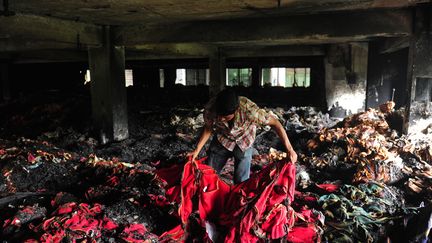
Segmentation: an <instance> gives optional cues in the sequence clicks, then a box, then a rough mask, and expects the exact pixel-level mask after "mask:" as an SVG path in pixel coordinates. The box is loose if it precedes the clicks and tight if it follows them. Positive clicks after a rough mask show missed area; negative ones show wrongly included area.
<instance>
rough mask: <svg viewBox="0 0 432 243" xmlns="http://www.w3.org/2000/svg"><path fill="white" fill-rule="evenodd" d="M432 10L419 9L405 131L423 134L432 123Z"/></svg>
mask: <svg viewBox="0 0 432 243" xmlns="http://www.w3.org/2000/svg"><path fill="white" fill-rule="evenodd" d="M431 11H432V7H431V6H423V7H422V8H417V9H416V12H415V19H414V34H413V36H412V37H411V40H410V47H409V54H408V72H407V73H408V82H407V93H408V96H409V97H408V102H407V107H406V114H405V121H404V132H405V133H420V132H422V131H424V130H427V129H428V128H429V126H430V124H432V116H431V115H428V114H431V112H432V55H431V53H432V13H431Z"/></svg>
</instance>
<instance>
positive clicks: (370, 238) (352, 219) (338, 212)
mask: <svg viewBox="0 0 432 243" xmlns="http://www.w3.org/2000/svg"><path fill="white" fill-rule="evenodd" d="M400 195H401V194H400V190H398V189H397V188H394V187H388V186H386V185H385V184H381V183H377V182H372V181H369V182H368V183H363V184H359V185H358V186H353V185H348V184H344V185H339V184H315V185H313V186H311V187H310V188H308V192H303V193H300V192H299V193H298V195H296V197H297V201H298V202H303V201H305V200H306V201H307V204H308V205H309V206H310V207H312V208H315V209H317V210H320V211H321V212H322V213H323V214H324V216H325V232H324V234H323V239H325V240H326V241H328V242H377V241H379V240H382V239H385V238H386V237H387V234H386V227H387V226H388V225H389V224H391V223H394V222H393V220H395V219H398V218H402V217H403V216H405V215H407V213H408V212H407V210H406V206H405V205H404V202H403V200H401V199H400Z"/></svg>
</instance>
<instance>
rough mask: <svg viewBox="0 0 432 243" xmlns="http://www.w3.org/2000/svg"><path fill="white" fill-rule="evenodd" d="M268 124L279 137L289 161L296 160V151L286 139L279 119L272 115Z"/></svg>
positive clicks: (286, 136)
mask: <svg viewBox="0 0 432 243" xmlns="http://www.w3.org/2000/svg"><path fill="white" fill-rule="evenodd" d="M268 125H269V126H271V127H272V129H273V130H275V132H276V133H277V135H278V136H279V138H280V139H281V140H282V143H283V144H284V146H285V149H286V150H287V152H288V156H289V158H290V160H291V162H293V163H295V162H297V153H296V152H295V151H294V148H293V147H292V145H291V143H290V141H289V139H288V135H287V133H286V131H285V129H284V128H283V126H282V124H281V123H280V122H279V120H278V119H276V118H274V117H270V120H269V122H268Z"/></svg>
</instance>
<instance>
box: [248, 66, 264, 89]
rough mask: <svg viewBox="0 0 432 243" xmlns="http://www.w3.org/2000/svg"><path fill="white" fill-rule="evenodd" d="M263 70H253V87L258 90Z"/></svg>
mask: <svg viewBox="0 0 432 243" xmlns="http://www.w3.org/2000/svg"><path fill="white" fill-rule="evenodd" d="M261 77H262V68H261V67H259V66H255V67H253V68H252V85H251V86H252V87H253V88H258V87H260V86H261Z"/></svg>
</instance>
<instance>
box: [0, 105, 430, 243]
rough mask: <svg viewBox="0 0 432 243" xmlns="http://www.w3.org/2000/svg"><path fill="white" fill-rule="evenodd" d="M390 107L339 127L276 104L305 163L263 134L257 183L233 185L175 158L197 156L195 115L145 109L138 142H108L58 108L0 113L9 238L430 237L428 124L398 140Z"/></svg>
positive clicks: (1, 191) (227, 177) (0, 182)
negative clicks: (285, 153)
mask: <svg viewBox="0 0 432 243" xmlns="http://www.w3.org/2000/svg"><path fill="white" fill-rule="evenodd" d="M50 107H51V106H50ZM53 107H55V106H53ZM64 107H68V106H64ZM392 109H393V107H392V106H391V104H384V105H383V106H381V107H380V109H379V110H376V109H369V110H367V111H365V112H362V113H359V114H355V115H352V116H350V117H347V118H346V119H344V120H343V121H336V120H334V119H332V118H330V117H329V116H328V115H327V114H323V113H320V112H317V111H316V110H314V109H313V108H310V107H298V108H291V109H289V110H284V109H267V110H268V111H271V112H273V113H274V114H275V115H276V116H278V117H279V119H280V120H281V122H282V123H283V125H284V126H285V128H286V130H287V132H288V134H289V136H290V138H291V140H292V142H293V145H294V147H295V149H296V150H297V151H298V153H299V162H298V163H297V164H296V165H292V164H290V163H289V162H288V161H285V158H284V156H283V154H282V153H277V152H276V150H281V149H282V148H283V147H282V146H281V144H280V141H279V139H278V138H277V135H276V134H275V133H274V132H273V131H271V130H268V129H262V130H259V131H258V134H257V140H256V142H255V144H254V147H255V148H256V151H255V153H254V157H253V161H252V163H253V164H252V178H251V179H250V180H248V181H246V182H244V183H242V184H240V185H232V184H231V181H232V170H233V163H232V161H230V162H228V163H227V167H226V168H225V169H224V171H223V173H222V174H221V175H220V176H218V175H216V174H214V171H213V170H212V169H211V168H208V167H207V166H206V165H205V164H204V160H201V161H198V162H188V161H186V159H185V158H184V157H182V156H180V155H181V153H183V152H187V151H189V150H191V149H193V146H194V141H195V140H196V138H195V137H194V136H195V135H194V134H196V133H198V131H199V128H200V127H201V126H202V122H203V121H202V117H201V115H200V113H201V111H200V110H196V109H171V110H166V112H165V111H164V112H161V111H160V109H159V108H157V109H156V108H155V109H153V110H152V109H150V108H149V109H147V110H145V111H142V112H136V113H135V114H139V115H135V116H134V115H131V116H130V117H131V119H130V123H131V124H130V129H131V131H132V133H131V134H132V137H131V138H130V139H128V140H126V141H123V142H120V143H112V144H107V145H100V144H98V142H97V140H96V139H94V138H92V136H91V133H90V132H89V131H88V130H86V129H80V127H81V126H73V125H72V126H70V124H69V123H68V124H65V122H64V120H62V119H59V118H58V117H56V115H55V114H57V113H58V114H60V112H58V110H56V109H51V108H50V109H42V108H40V109H39V108H38V109H32V110H34V112H33V113H32V112H23V113H22V114H15V115H13V116H8V117H10V119H14V120H17V121H25V124H26V129H25V131H24V130H23V129H22V131H20V130H15V131H17V134H11V131H14V129H12V127H11V126H12V124H16V123H13V122H12V121H11V120H10V119H9V120H8V119H7V118H6V117H5V116H3V117H2V120H1V121H0V123H1V124H0V125H1V126H2V130H0V134H1V136H0V170H1V174H0V197H1V198H0V223H1V226H2V229H1V230H0V238H1V239H2V240H3V241H5V242H62V241H63V242H64V241H66V242H81V241H85V240H86V241H95V242H158V241H162V242H168V241H171V242H176V241H179V240H180V239H183V240H185V241H187V240H193V239H207V240H209V241H210V240H212V239H213V240H215V239H217V240H221V241H226V242H230V241H233V240H234V241H235V240H240V241H241V240H250V241H252V242H264V241H268V240H272V239H283V240H286V241H288V242H308V241H309V242H318V241H322V242H325V241H328V242H380V241H385V240H387V238H390V239H391V240H392V242H408V241H410V240H411V241H414V242H415V241H419V240H422V239H425V238H427V237H428V235H429V234H428V233H429V230H430V225H429V223H428V222H429V219H430V218H431V214H432V210H431V206H430V199H431V195H432V194H431V193H432V187H431V186H432V165H431V158H432V149H431V141H432V140H431V139H430V135H431V134H430V133H428V131H429V130H430V129H429V130H428V129H427V128H425V129H424V130H423V131H424V132H422V135H421V136H413V135H410V136H405V135H403V136H402V135H400V133H399V132H397V131H396V130H394V129H393V127H392V124H394V121H390V119H394V118H395V117H397V114H400V113H401V112H399V111H393V110H392ZM36 113H37V115H36ZM40 113H41V114H42V115H41V114H40ZM44 113H47V114H44ZM72 113H73V112H72ZM5 114H6V113H5ZM62 116H63V115H62ZM35 117H47V118H49V119H47V120H53V121H55V123H50V124H49V126H44V121H42V120H38V119H37V118H35ZM35 119H36V121H35ZM66 120H68V119H66ZM53 125H54V126H55V127H52V126H53ZM32 126H34V127H36V128H37V129H32ZM82 127H85V126H82ZM11 129H12V130H11ZM29 131H30V132H31V133H28V134H26V132H29ZM272 147H273V148H276V150H273V149H272V150H270V148H272ZM201 156H202V157H204V156H205V152H203V153H202V154H201ZM294 185H295V186H294ZM222 198H223V199H222ZM240 232H241V233H240ZM217 240H215V241H217Z"/></svg>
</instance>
